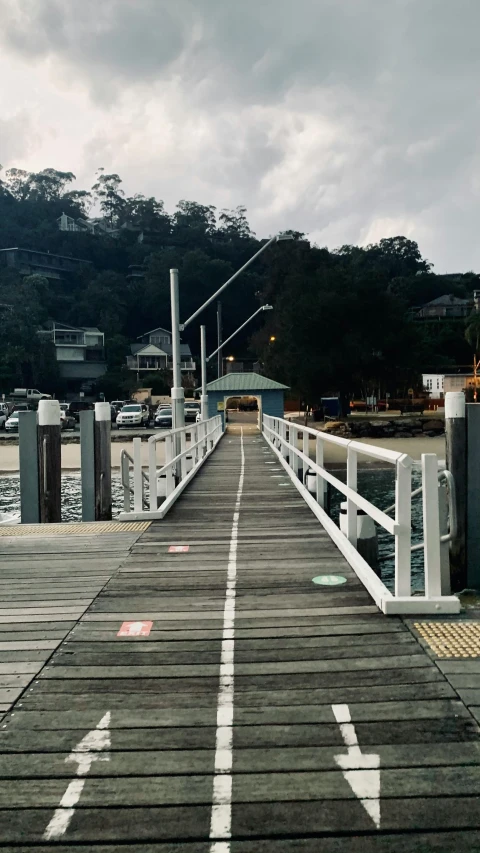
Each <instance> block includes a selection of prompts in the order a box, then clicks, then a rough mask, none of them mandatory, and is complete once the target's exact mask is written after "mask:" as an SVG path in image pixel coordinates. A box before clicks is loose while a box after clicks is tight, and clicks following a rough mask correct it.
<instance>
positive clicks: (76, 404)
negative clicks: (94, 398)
mask: <svg viewBox="0 0 480 853" xmlns="http://www.w3.org/2000/svg"><path fill="white" fill-rule="evenodd" d="M94 408H95V404H94V403H89V402H88V401H87V400H73V402H72V403H70V405H69V407H68V410H69V413H70V414H71V415H72V417H74V418H75V420H76V421H77V423H78V422H79V420H80V412H87V411H88V410H89V409H94Z"/></svg>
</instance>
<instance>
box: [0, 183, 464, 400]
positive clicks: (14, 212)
mask: <svg viewBox="0 0 480 853" xmlns="http://www.w3.org/2000/svg"><path fill="white" fill-rule="evenodd" d="M0 177H1V176H0ZM62 213H65V214H67V215H68V216H71V217H73V218H75V219H77V218H83V217H88V216H103V217H105V220H106V221H107V222H108V224H109V225H110V227H111V228H115V229H117V232H116V234H115V235H112V234H104V233H97V234H89V233H77V232H64V231H60V230H59V227H58V223H57V220H58V218H59V217H60V216H61V214H62ZM294 236H295V238H296V239H295V240H294V241H292V242H285V243H278V244H275V245H273V246H272V247H271V248H269V249H268V250H267V251H266V252H265V253H264V254H263V255H262V256H261V258H260V259H259V260H258V261H257V262H255V264H254V265H252V267H250V268H249V270H248V271H247V272H246V273H245V274H244V275H242V276H241V277H240V278H239V279H238V280H237V281H236V282H235V283H234V284H233V285H232V286H231V287H230V288H228V289H227V290H226V291H225V293H224V295H223V318H224V338H226V337H228V335H229V334H230V333H231V332H232V331H234V330H235V328H236V327H237V326H238V325H240V323H241V322H243V320H244V319H246V318H247V317H248V316H249V315H250V314H252V313H253V311H255V309H256V308H257V307H258V306H259V304H261V303H262V302H264V301H265V302H266V301H268V302H270V303H272V304H273V306H274V308H275V310H274V311H272V312H269V314H268V315H267V314H265V315H263V314H261V315H260V317H262V318H263V319H262V320H261V322H264V319H266V322H267V325H266V326H265V327H263V328H260V327H259V326H257V327H256V328H255V326H254V325H253V324H252V326H251V327H250V328H249V329H248V330H247V332H246V335H245V336H244V337H240V336H239V338H238V342H237V343H236V344H235V346H234V347H233V346H232V349H233V351H234V352H235V353H238V354H239V355H244V356H247V355H250V356H251V357H253V356H256V357H258V358H259V359H260V361H261V362H262V363H263V364H264V370H265V372H267V373H268V374H269V375H271V376H272V377H273V378H276V379H279V380H281V381H285V382H286V383H287V384H288V385H290V386H291V387H292V389H293V391H294V392H295V393H296V394H300V395H301V396H302V397H305V398H306V399H307V400H311V401H313V400H314V399H316V398H318V396H319V394H321V393H324V392H328V391H330V390H339V391H341V392H343V393H346V394H347V393H352V394H359V393H362V392H368V390H369V389H370V388H378V387H381V388H383V389H384V390H386V389H387V388H388V389H390V390H391V392H392V393H396V392H397V390H400V389H401V388H403V387H408V385H410V384H413V385H416V386H417V387H418V383H419V374H420V373H421V372H422V370H423V369H425V368H427V367H433V366H435V365H436V364H442V365H447V364H452V365H453V364H455V363H461V364H465V363H467V362H469V361H470V359H471V353H472V347H471V346H470V345H469V344H468V343H467V341H466V340H465V323H464V322H463V321H461V322H458V321H456V322H453V321H452V322H450V323H449V322H446V323H438V324H431V323H428V324H421V323H416V322H414V321H413V320H412V317H411V312H410V311H409V309H410V308H412V307H413V306H418V305H422V304H423V303H425V302H427V301H429V300H431V299H433V298H435V297H437V296H439V295H442V294H447V293H448V294H449V293H454V294H455V295H457V296H460V297H463V298H465V297H470V296H471V294H472V291H473V290H474V288H475V287H477V277H476V276H475V275H474V274H473V273H467V274H465V275H464V276H459V277H458V278H456V279H452V278H451V277H442V276H437V275H435V274H434V272H433V270H432V267H431V265H430V264H429V262H428V261H427V260H425V259H424V258H422V256H421V254H420V251H419V249H418V246H417V244H416V243H415V242H413V241H411V240H408V239H406V238H404V237H396V238H389V239H385V240H381V241H380V243H378V244H376V245H372V246H367V247H365V248H358V247H355V246H342V247H340V248H338V249H334V250H328V249H326V248H319V247H317V246H315V245H311V244H310V242H309V241H308V236H307V237H306V236H305V235H302V234H294ZM262 239H263V238H262ZM261 243H262V240H259V239H258V238H257V237H256V236H255V235H254V234H253V233H252V231H251V230H250V227H249V224H248V221H247V216H246V210H245V208H243V207H241V206H239V207H237V208H236V209H235V210H233V211H226V210H223V211H217V210H216V209H215V208H214V207H212V206H205V205H201V204H198V203H197V202H194V201H185V200H182V201H180V202H179V203H178V205H177V207H176V210H175V211H174V212H173V213H172V212H167V211H166V210H165V207H164V204H163V202H162V201H161V200H157V199H155V198H146V197H144V196H142V195H134V196H131V197H127V196H126V195H125V194H124V192H123V190H122V182H121V179H120V177H119V176H118V175H111V174H110V175H109V174H105V172H104V171H103V170H99V171H98V173H97V176H96V178H95V181H94V184H93V186H92V188H91V189H90V190H81V189H80V190H79V189H76V188H75V177H74V175H73V174H72V173H70V172H58V171H56V170H54V169H45V170H43V171H42V172H40V173H35V174H33V173H28V172H24V171H20V170H17V169H10V170H9V171H7V172H6V173H5V174H4V176H3V179H2V180H0V248H9V247H14V246H19V247H23V248H27V249H36V250H39V251H45V252H51V253H54V254H59V255H66V256H72V257H76V258H82V259H84V260H85V261H90V262H91V263H90V264H85V265H84V266H83V267H81V268H80V270H79V271H77V272H75V273H71V274H69V275H68V277H66V278H65V279H64V280H63V281H58V282H56V281H49V280H47V279H46V278H44V277H43V276H40V275H32V276H28V277H25V278H23V279H22V278H21V277H20V276H19V275H18V273H16V272H15V271H13V270H10V269H7V268H5V267H0V312H1V313H0V316H1V319H2V347H1V349H0V388H1V389H7V390H8V388H9V387H13V386H14V385H29V384H33V385H37V386H40V385H41V386H42V389H43V390H56V385H57V384H58V374H57V369H56V363H55V359H54V356H53V352H52V351H51V349H50V345H49V344H46V343H45V342H42V340H41V338H39V337H38V335H37V334H36V331H37V329H38V328H39V327H41V326H42V325H44V324H45V323H46V322H47V321H48V320H51V319H54V320H56V321H57V322H60V323H71V324H74V325H75V324H76V325H82V326H98V327H99V328H100V329H101V330H102V331H103V332H105V335H106V348H107V359H108V365H109V373H108V375H107V376H106V378H105V380H102V384H103V386H104V387H105V389H106V390H107V393H114V390H115V388H118V392H119V391H120V389H121V387H122V386H125V382H127V384H128V382H130V383H132V381H133V380H132V376H131V375H128V374H126V373H125V371H122V366H123V365H124V363H125V357H126V355H127V353H128V348H129V344H130V343H131V342H133V341H135V339H136V338H137V337H138V336H139V335H140V334H142V333H144V332H145V331H147V330H149V329H151V328H154V327H155V326H159V325H163V326H166V327H167V328H169V327H170V316H169V312H170V306H169V269H170V268H171V267H178V269H179V271H180V287H181V300H180V301H181V315H182V318H186V317H187V316H189V314H190V313H192V311H193V310H195V308H197V307H198V306H199V305H200V304H201V303H202V302H203V301H204V300H205V299H206V297H207V296H208V295H210V294H211V293H212V292H213V291H214V290H215V289H217V288H218V287H219V286H220V285H221V284H222V283H223V282H224V281H225V280H226V279H227V278H228V277H229V276H230V275H231V274H232V273H233V272H234V271H235V270H236V269H238V267H239V266H241V265H242V264H243V263H245V261H246V260H248V259H249V258H250V257H251V255H252V254H253V253H254V252H255V251H257V249H258V248H259V247H260V245H261ZM131 265H144V270H145V275H144V279H143V280H142V279H138V278H132V277H129V267H131ZM214 311H215V309H214V307H213V306H212V307H211V308H210V309H209V310H208V311H206V312H205V315H204V317H203V318H202V319H203V321H204V322H206V325H207V334H208V338H209V348H212V349H213V348H214V346H215V335H216V330H215V316H214ZM249 336H252V337H251V338H250V339H249ZM271 336H274V337H275V340H274V341H271V340H270V337H271ZM470 337H471V336H470ZM184 340H185V342H186V343H189V344H190V346H191V349H192V352H193V354H194V356H195V355H198V349H199V346H198V340H199V332H198V324H196V323H195V324H192V326H191V327H189V329H188V331H187V332H186V333H185V336H184ZM99 390H101V388H100V385H99Z"/></svg>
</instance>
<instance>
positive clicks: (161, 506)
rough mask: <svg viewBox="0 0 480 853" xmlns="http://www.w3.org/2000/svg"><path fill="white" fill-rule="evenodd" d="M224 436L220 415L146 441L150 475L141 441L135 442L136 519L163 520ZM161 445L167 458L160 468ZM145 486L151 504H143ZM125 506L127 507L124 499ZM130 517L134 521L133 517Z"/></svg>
mask: <svg viewBox="0 0 480 853" xmlns="http://www.w3.org/2000/svg"><path fill="white" fill-rule="evenodd" d="M222 435H223V424H222V417H221V415H216V416H215V417H213V418H210V419H209V420H205V421H200V422H199V423H194V424H188V425H187V426H184V427H177V428H176V429H171V430H166V431H162V432H157V433H154V434H153V435H151V436H150V437H149V439H148V441H147V449H148V475H147V474H146V473H145V471H144V470H143V467H142V458H141V441H142V440H141V438H134V439H133V449H134V453H133V457H134V458H133V468H134V478H133V480H134V484H133V511H134V515H135V518H140V517H141V518H152V517H154V518H163V517H164V516H165V515H166V513H167V512H168V510H169V509H170V507H171V506H172V504H173V503H174V502H175V501H176V500H177V498H178V496H179V495H180V494H181V492H182V491H183V489H184V488H185V486H186V485H187V483H188V482H189V481H190V479H191V478H192V477H193V476H195V474H196V472H197V470H198V469H199V468H200V466H201V465H203V462H204V461H205V459H206V458H207V456H209V455H210V453H211V452H212V451H213V449H214V448H215V447H216V445H217V443H218V442H219V441H220V438H221V437H222ZM187 439H188V441H187ZM160 442H163V443H164V445H165V457H164V460H163V464H162V465H161V467H160V468H159V467H158V466H157V445H158V444H159V443H160ZM127 457H128V458H129V459H130V460H131V456H128V454H127V456H126V457H125V459H127ZM123 464H125V463H123ZM127 464H128V462H127ZM144 482H147V483H148V501H145V500H144ZM160 483H161V484H162V493H161V494H159V488H160ZM124 495H125V487H124ZM129 495H130V493H129ZM159 498H161V501H159ZM124 504H125V506H126V501H125V499H124ZM129 511H130V497H129V501H128V510H127V509H125V513H127V512H129ZM130 517H132V515H131V514H130Z"/></svg>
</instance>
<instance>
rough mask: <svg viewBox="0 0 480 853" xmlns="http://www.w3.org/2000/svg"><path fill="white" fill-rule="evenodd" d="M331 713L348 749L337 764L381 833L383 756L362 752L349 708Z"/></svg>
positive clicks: (334, 706)
mask: <svg viewBox="0 0 480 853" xmlns="http://www.w3.org/2000/svg"><path fill="white" fill-rule="evenodd" d="M332 711H333V714H334V716H335V719H336V721H337V723H338V724H339V726H340V732H341V734H342V737H343V740H344V743H345V746H346V747H347V755H335V756H334V759H335V763H336V764H338V766H339V767H340V768H341V770H342V773H343V776H344V779H345V781H346V782H348V784H349V785H350V787H351V789H352V791H353V793H354V794H355V796H356V797H358V799H359V800H360V802H361V804H362V806H363V808H364V809H365V811H366V812H367V814H368V815H370V817H371V818H372V820H373V822H374V824H375V826H376V827H377V829H380V756H379V755H377V754H376V753H363V752H362V751H361V749H360V746H359V744H358V738H357V733H356V731H355V726H354V725H353V723H352V719H351V716H350V709H349V707H348V705H332Z"/></svg>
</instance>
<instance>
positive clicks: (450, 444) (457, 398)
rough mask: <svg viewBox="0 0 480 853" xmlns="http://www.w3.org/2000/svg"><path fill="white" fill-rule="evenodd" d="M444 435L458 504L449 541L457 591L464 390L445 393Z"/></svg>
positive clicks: (461, 568)
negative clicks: (453, 537)
mask: <svg viewBox="0 0 480 853" xmlns="http://www.w3.org/2000/svg"><path fill="white" fill-rule="evenodd" d="M445 436H446V465H447V469H448V470H449V471H451V472H452V475H453V478H454V480H455V492H456V504H457V535H456V537H455V539H454V540H452V542H451V543H450V576H451V582H452V591H453V592H459V591H460V590H462V589H465V587H466V586H467V561H466V515H467V429H466V418H465V394H464V393H463V391H449V392H447V394H446V395H445Z"/></svg>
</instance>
